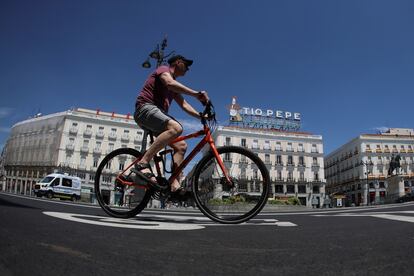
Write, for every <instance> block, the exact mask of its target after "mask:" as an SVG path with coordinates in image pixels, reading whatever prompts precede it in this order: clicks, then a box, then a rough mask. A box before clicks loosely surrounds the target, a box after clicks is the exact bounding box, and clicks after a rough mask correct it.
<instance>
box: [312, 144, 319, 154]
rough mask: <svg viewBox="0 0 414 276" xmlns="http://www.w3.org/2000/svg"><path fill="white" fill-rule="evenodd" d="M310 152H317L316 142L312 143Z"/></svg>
mask: <svg viewBox="0 0 414 276" xmlns="http://www.w3.org/2000/svg"><path fill="white" fill-rule="evenodd" d="M312 153H318V148H317V147H316V144H312Z"/></svg>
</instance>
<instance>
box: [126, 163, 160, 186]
mask: <svg viewBox="0 0 414 276" xmlns="http://www.w3.org/2000/svg"><path fill="white" fill-rule="evenodd" d="M144 169H150V170H151V166H150V165H149V164H136V165H135V167H134V168H132V169H131V171H132V172H133V173H135V177H134V183H136V184H143V183H145V184H151V185H155V184H156V183H155V182H153V181H152V180H151V178H153V177H155V175H154V173H152V170H151V172H145V173H144V172H142V170H144Z"/></svg>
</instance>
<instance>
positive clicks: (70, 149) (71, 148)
mask: <svg viewBox="0 0 414 276" xmlns="http://www.w3.org/2000/svg"><path fill="white" fill-rule="evenodd" d="M66 150H67V151H74V150H75V145H73V144H67V145H66Z"/></svg>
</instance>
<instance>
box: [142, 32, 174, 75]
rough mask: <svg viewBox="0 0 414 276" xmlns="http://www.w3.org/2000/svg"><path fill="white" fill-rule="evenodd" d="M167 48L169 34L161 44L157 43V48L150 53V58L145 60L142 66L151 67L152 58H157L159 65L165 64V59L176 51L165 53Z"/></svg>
mask: <svg viewBox="0 0 414 276" xmlns="http://www.w3.org/2000/svg"><path fill="white" fill-rule="evenodd" d="M165 48H167V36H165V37H164V39H163V40H162V42H161V44H157V47H156V48H155V50H154V51H152V52H151V53H150V54H149V55H148V58H147V59H146V60H145V61H144V63H142V67H144V68H150V67H151V63H150V58H152V59H155V60H156V61H157V67H159V66H160V65H161V64H163V63H164V62H165V60H166V59H167V58H168V57H169V56H171V55H172V54H173V53H174V51H172V52H171V53H169V54H167V55H165V54H164V51H165Z"/></svg>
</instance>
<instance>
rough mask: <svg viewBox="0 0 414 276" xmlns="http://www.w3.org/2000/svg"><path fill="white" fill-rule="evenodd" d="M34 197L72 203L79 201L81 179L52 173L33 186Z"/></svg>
mask: <svg viewBox="0 0 414 276" xmlns="http://www.w3.org/2000/svg"><path fill="white" fill-rule="evenodd" d="M33 191H34V193H35V194H36V196H38V197H41V196H46V197H47V198H53V197H58V198H61V199H70V200H72V201H75V200H78V199H80V192H81V179H80V178H79V177H75V176H69V175H67V174H61V173H52V174H49V175H48V176H46V177H45V178H43V179H42V180H41V181H40V182H39V183H36V184H35V186H34V190H33Z"/></svg>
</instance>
